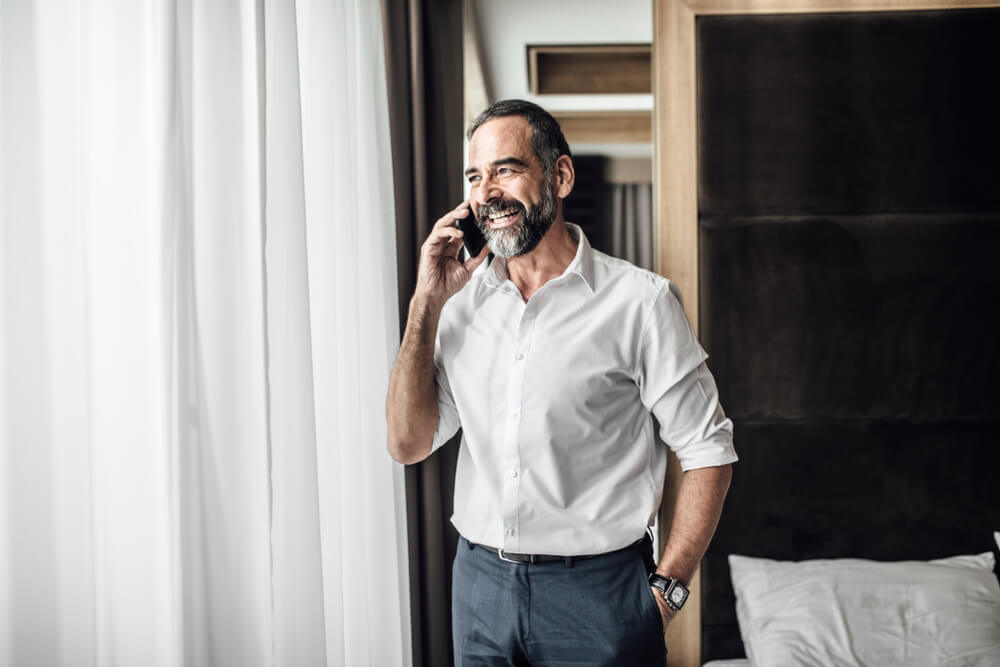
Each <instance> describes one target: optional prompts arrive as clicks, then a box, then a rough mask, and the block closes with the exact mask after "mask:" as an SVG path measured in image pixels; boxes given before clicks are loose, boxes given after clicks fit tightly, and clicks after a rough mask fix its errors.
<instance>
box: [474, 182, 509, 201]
mask: <svg viewBox="0 0 1000 667" xmlns="http://www.w3.org/2000/svg"><path fill="white" fill-rule="evenodd" d="M472 196H473V198H474V199H475V200H476V204H478V205H480V206H481V205H483V204H489V203H491V202H494V201H497V200H498V199H503V191H501V190H500V187H499V186H498V185H497V183H496V181H493V180H492V179H490V178H489V177H487V176H484V177H483V178H482V180H481V181H480V182H479V187H478V188H476V189H475V192H474V193H473V195H472Z"/></svg>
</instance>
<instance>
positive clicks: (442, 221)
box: [433, 202, 471, 230]
mask: <svg viewBox="0 0 1000 667" xmlns="http://www.w3.org/2000/svg"><path fill="white" fill-rule="evenodd" d="M470 212H471V209H470V208H469V202H462V203H461V204H459V205H458V206H456V207H455V208H453V209H451V210H450V211H448V212H447V213H445V214H444V215H443V216H441V217H440V218H438V220H437V222H435V223H434V227H433V229H435V230H437V229H441V228H446V227H454V226H455V221H456V220H461V219H462V218H464V217H465V216H467V215H468V214H469V213H470Z"/></svg>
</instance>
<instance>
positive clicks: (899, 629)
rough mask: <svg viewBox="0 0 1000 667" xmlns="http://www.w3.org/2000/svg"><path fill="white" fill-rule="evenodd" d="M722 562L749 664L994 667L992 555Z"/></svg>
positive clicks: (999, 628) (999, 612) (998, 616)
mask: <svg viewBox="0 0 1000 667" xmlns="http://www.w3.org/2000/svg"><path fill="white" fill-rule="evenodd" d="M729 563H730V569H731V574H732V579H733V588H734V589H735V591H736V614H737V618H738V620H739V625H740V634H741V636H742V638H743V644H744V648H745V649H746V653H747V656H748V657H749V658H750V661H751V662H752V663H753V664H754V665H759V666H761V667H764V666H766V667H785V666H788V667H806V666H815V667H827V666H829V665H843V666H847V665H859V666H865V667H867V666H871V667H891V666H896V665H898V666H900V667H902V666H904V665H905V666H906V667H918V666H927V667H931V666H933V667H945V666H951V667H958V666H961V667H997V666H998V665H1000V585H998V583H997V579H996V576H995V575H994V573H993V565H994V557H993V554H992V553H989V552H987V553H983V554H979V555H975V556H956V557H954V558H946V559H941V560H937V561H928V562H918V561H906V562H898V563H881V562H875V561H865V560H855V559H839V560H814V561H802V562H788V561H774V560H767V559H761V558H748V557H745V556H736V555H733V556H730V557H729ZM711 664H712V667H723V665H726V667H734V666H733V665H727V663H725V662H721V664H720V661H716V662H713V663H711ZM735 664H740V663H735ZM742 664H743V665H746V664H747V663H746V662H744V663H742Z"/></svg>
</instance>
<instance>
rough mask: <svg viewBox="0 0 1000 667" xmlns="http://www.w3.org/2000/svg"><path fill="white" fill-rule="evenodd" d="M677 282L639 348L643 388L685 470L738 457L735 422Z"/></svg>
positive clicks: (662, 297) (654, 312) (662, 298)
mask: <svg viewBox="0 0 1000 667" xmlns="http://www.w3.org/2000/svg"><path fill="white" fill-rule="evenodd" d="M707 358H708V355H707V354H706V353H705V351H704V350H703V349H702V347H701V345H700V344H699V343H698V339H697V337H696V336H695V334H694V330H693V329H692V328H691V324H690V323H689V322H688V320H687V316H686V315H685V314H684V306H683V304H682V303H681V298H680V294H679V293H678V292H677V289H676V287H675V286H674V285H673V284H672V283H668V286H666V287H664V289H663V290H661V292H660V294H659V296H658V297H657V299H656V302H655V303H654V305H653V307H652V309H651V312H650V315H649V319H648V321H647V323H646V325H645V326H644V328H643V333H642V339H641V345H640V351H639V374H638V380H639V381H638V384H639V393H640V396H641V399H642V402H643V404H644V405H645V406H646V407H647V408H648V409H649V411H650V412H652V413H653V415H654V416H655V417H656V419H657V421H658V422H659V423H660V437H661V438H662V439H663V441H664V442H665V443H667V445H668V446H669V447H670V448H671V449H672V450H673V451H674V453H675V454H676V455H677V458H678V460H679V461H680V464H681V469H682V470H685V471H687V470H693V469H695V468H707V467H711V466H719V465H725V464H727V463H733V462H735V461H736V460H737V456H736V449H735V448H734V446H733V423H732V421H731V420H729V419H728V418H727V417H726V415H725V413H724V412H723V410H722V405H721V404H720V402H719V391H718V388H717V387H716V384H715V379H714V378H713V377H712V374H711V372H710V371H709V370H708V366H706V365H705V360H706V359H707Z"/></svg>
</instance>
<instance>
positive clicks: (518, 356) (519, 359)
mask: <svg viewBox="0 0 1000 667" xmlns="http://www.w3.org/2000/svg"><path fill="white" fill-rule="evenodd" d="M514 358H515V359H517V360H518V361H524V355H523V354H519V355H517V356H516V357H514Z"/></svg>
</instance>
